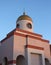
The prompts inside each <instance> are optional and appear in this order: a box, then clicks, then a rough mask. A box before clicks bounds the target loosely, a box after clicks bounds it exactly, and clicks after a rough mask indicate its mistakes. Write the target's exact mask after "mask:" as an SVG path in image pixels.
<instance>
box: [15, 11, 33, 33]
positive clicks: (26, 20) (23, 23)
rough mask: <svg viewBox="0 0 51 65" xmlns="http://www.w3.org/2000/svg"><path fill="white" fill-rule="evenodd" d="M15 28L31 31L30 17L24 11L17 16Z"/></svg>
mask: <svg viewBox="0 0 51 65" xmlns="http://www.w3.org/2000/svg"><path fill="white" fill-rule="evenodd" d="M16 28H19V29H22V30H26V31H29V32H33V25H32V19H31V18H30V17H29V16H28V15H26V14H25V12H24V13H23V15H21V16H20V17H18V19H17V21H16Z"/></svg>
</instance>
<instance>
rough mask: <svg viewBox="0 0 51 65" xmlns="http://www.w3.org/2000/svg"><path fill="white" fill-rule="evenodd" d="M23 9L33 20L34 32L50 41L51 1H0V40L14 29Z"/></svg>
mask: <svg viewBox="0 0 51 65" xmlns="http://www.w3.org/2000/svg"><path fill="white" fill-rule="evenodd" d="M24 9H25V11H26V14H27V15H29V16H30V17H31V18H32V20H33V24H34V32H35V33H38V34H42V35H43V38H44V39H47V40H49V41H51V0H0V40H2V39H3V38H4V37H5V36H6V35H7V33H9V32H10V31H11V30H13V29H14V28H15V27H16V20H17V18H18V17H19V16H20V15H22V13H23V12H24Z"/></svg>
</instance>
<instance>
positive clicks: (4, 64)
mask: <svg viewBox="0 0 51 65" xmlns="http://www.w3.org/2000/svg"><path fill="white" fill-rule="evenodd" d="M3 65H8V59H7V57H4V59H3Z"/></svg>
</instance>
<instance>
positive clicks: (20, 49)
mask: <svg viewBox="0 0 51 65" xmlns="http://www.w3.org/2000/svg"><path fill="white" fill-rule="evenodd" d="M25 45H26V38H25V37H22V36H18V35H14V54H13V59H15V60H16V58H17V56H18V55H23V56H25Z"/></svg>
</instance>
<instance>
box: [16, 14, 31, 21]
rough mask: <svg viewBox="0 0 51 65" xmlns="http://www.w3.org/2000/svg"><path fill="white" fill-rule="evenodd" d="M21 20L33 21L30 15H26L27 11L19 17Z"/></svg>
mask: <svg viewBox="0 0 51 65" xmlns="http://www.w3.org/2000/svg"><path fill="white" fill-rule="evenodd" d="M20 20H29V21H32V19H31V18H30V17H29V16H28V15H26V14H25V13H23V15H21V16H20V17H18V19H17V21H20Z"/></svg>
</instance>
